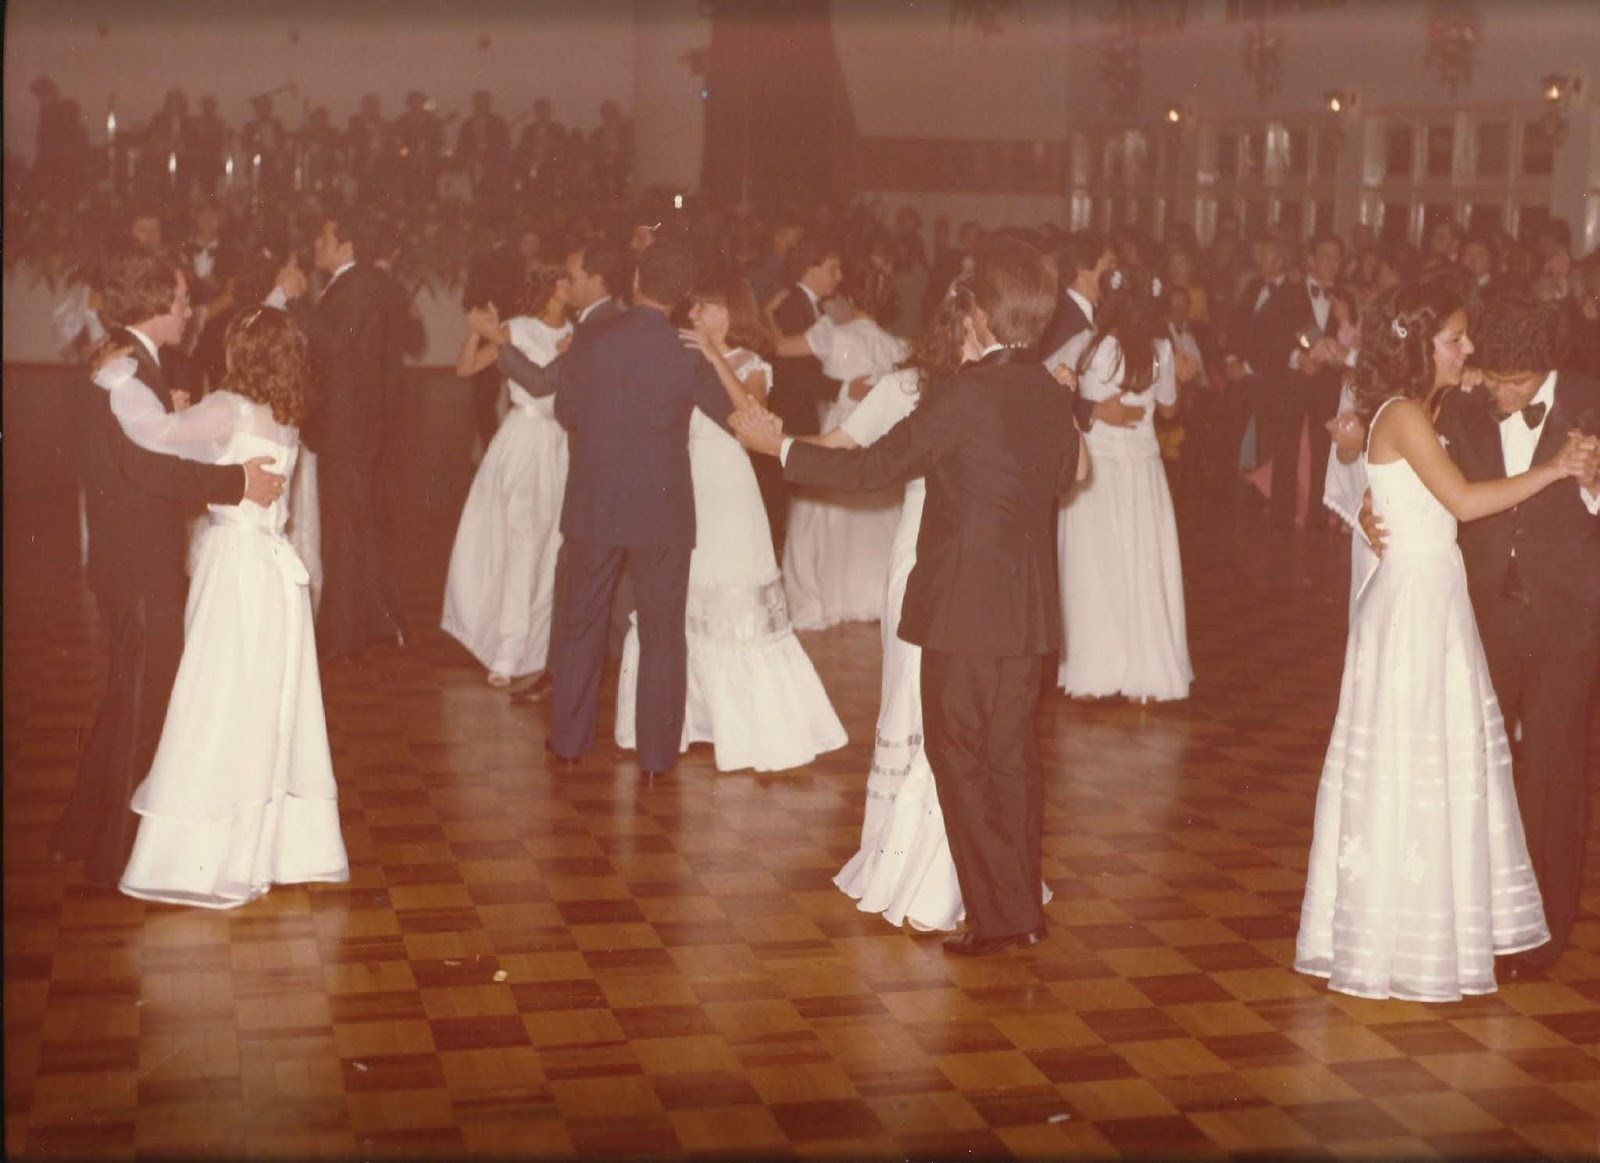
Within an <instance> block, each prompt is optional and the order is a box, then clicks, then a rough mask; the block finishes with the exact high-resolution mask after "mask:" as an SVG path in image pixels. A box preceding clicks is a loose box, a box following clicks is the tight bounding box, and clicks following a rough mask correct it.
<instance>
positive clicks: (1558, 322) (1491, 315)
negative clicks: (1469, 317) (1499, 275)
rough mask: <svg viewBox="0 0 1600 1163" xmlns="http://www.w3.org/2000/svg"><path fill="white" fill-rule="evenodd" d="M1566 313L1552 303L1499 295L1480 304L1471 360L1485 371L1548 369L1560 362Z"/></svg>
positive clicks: (1564, 335) (1564, 344)
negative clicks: (1479, 314) (1473, 353)
mask: <svg viewBox="0 0 1600 1163" xmlns="http://www.w3.org/2000/svg"><path fill="white" fill-rule="evenodd" d="M1565 333H1566V316H1565V312H1564V311H1562V309H1561V307H1560V306H1558V305H1557V304H1553V303H1540V302H1538V301H1537V300H1536V299H1533V298H1531V297H1527V296H1522V295H1501V296H1497V297H1495V298H1492V299H1490V300H1489V301H1488V303H1486V304H1485V305H1484V308H1483V315H1482V317H1481V318H1480V319H1479V320H1478V329H1477V334H1475V335H1474V336H1473V340H1472V342H1473V346H1474V347H1475V348H1476V349H1477V355H1476V358H1475V359H1474V361H1473V362H1475V363H1476V364H1477V365H1478V366H1479V367H1481V368H1483V370H1484V371H1489V372H1501V373H1506V372H1548V371H1549V370H1550V369H1551V368H1553V367H1556V366H1558V365H1559V364H1560V362H1561V354H1562V352H1563V350H1564V349H1565V346H1566V334H1565Z"/></svg>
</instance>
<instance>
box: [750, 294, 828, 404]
mask: <svg viewBox="0 0 1600 1163" xmlns="http://www.w3.org/2000/svg"><path fill="white" fill-rule="evenodd" d="M820 317H821V313H820V312H819V311H818V310H817V308H815V307H813V306H812V305H811V297H810V296H809V295H807V294H806V293H805V291H804V290H802V289H801V288H800V286H799V285H798V284H797V285H795V286H792V287H790V288H789V294H788V296H787V297H786V298H785V299H784V300H783V302H781V303H779V304H778V306H777V309H776V310H774V311H773V313H772V321H773V322H774V323H776V324H777V325H778V330H779V331H781V332H782V333H783V334H784V335H804V334H805V333H806V332H807V331H808V330H810V328H811V325H812V324H813V323H815V322H816V321H817V320H818V319H819V318H820ZM838 394H839V383H838V381H837V380H830V379H829V378H828V377H827V376H826V375H825V374H823V371H822V361H821V360H820V359H818V358H817V357H816V356H814V355H795V356H783V357H780V358H778V359H774V360H773V361H772V390H771V392H770V393H769V394H768V399H767V407H769V408H770V409H772V411H773V412H775V413H777V415H778V417H779V419H781V420H782V421H783V430H784V431H785V432H787V433H788V434H789V435H791V436H815V435H816V434H817V431H818V429H819V428H820V427H821V424H822V407H821V406H822V405H823V404H825V403H827V402H828V401H830V400H832V399H834V398H835V397H836V396H837V395H838Z"/></svg>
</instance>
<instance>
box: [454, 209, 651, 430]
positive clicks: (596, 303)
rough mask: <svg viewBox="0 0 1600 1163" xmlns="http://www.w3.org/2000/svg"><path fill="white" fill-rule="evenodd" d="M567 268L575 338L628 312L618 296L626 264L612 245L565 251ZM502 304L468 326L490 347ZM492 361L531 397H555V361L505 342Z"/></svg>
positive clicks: (590, 244) (558, 371) (496, 333)
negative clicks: (541, 360) (531, 355)
mask: <svg viewBox="0 0 1600 1163" xmlns="http://www.w3.org/2000/svg"><path fill="white" fill-rule="evenodd" d="M566 268H567V303H568V305H569V307H570V308H571V309H572V310H573V311H575V312H576V313H577V314H576V315H575V316H574V318H573V336H574V338H576V336H577V333H578V332H579V331H581V330H582V329H584V328H585V327H587V326H589V324H591V323H599V322H602V321H604V320H606V319H609V318H610V317H612V316H613V315H621V314H622V313H623V312H624V311H626V310H627V307H626V305H625V304H623V303H622V301H621V300H620V299H619V298H618V297H617V296H618V295H619V293H620V292H621V290H622V288H623V286H624V285H625V284H624V279H625V276H624V273H623V272H624V271H626V269H627V260H626V259H625V258H624V257H623V255H622V252H621V251H620V250H618V249H617V248H616V247H615V246H613V245H612V244H611V243H609V242H605V241H600V240H595V241H591V242H586V243H584V244H583V245H582V246H577V247H574V248H573V249H572V250H570V251H568V252H567V257H566ZM506 306H508V305H506V304H499V303H496V304H494V307H495V308H496V310H495V311H493V312H488V313H479V314H476V315H474V317H473V319H472V325H473V326H474V327H476V328H478V329H479V333H480V334H481V335H483V337H484V338H485V339H489V340H490V341H491V342H493V343H500V309H501V308H503V307H506ZM491 334H492V336H493V338H492V339H491V338H490V337H491ZM497 362H498V364H499V367H500V370H501V371H502V372H504V373H505V375H506V378H508V379H510V380H511V381H512V382H514V383H515V384H516V385H517V386H518V387H520V388H522V390H523V391H525V392H527V393H528V394H529V395H530V396H532V397H534V398H535V399H543V398H544V397H546V396H553V395H555V393H556V383H557V377H559V376H560V374H561V359H560V357H557V358H556V359H553V360H551V361H550V362H549V363H548V364H546V365H545V366H544V367H540V366H539V365H538V364H536V363H534V362H533V360H531V359H529V358H528V357H527V356H525V355H523V354H522V352H520V351H518V350H517V349H516V348H515V347H514V346H512V345H511V344H509V343H505V344H501V346H500V355H499V358H498V360H497Z"/></svg>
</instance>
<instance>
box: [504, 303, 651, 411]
mask: <svg viewBox="0 0 1600 1163" xmlns="http://www.w3.org/2000/svg"><path fill="white" fill-rule="evenodd" d="M626 310H627V308H626V307H624V306H623V305H622V304H621V303H619V302H618V301H617V300H616V299H614V298H609V299H602V300H600V301H599V302H598V303H595V304H593V306H592V309H591V310H590V311H589V313H588V314H587V315H585V316H583V317H582V318H581V319H579V320H578V321H577V322H576V323H575V324H574V325H573V328H572V333H573V335H574V337H576V335H577V334H578V332H580V331H582V330H583V329H584V328H585V327H588V326H589V325H590V324H591V323H601V322H604V321H605V320H607V319H610V318H612V317H614V316H617V315H621V314H622V313H623V312H624V311H626ZM496 362H497V363H498V365H499V368H500V371H501V372H502V373H504V375H505V377H506V378H507V379H508V380H510V381H511V382H512V383H514V384H516V385H517V387H519V388H521V389H522V390H523V391H525V392H527V393H528V395H530V396H532V397H533V398H534V399H536V400H542V399H544V398H545V397H546V396H553V395H555V394H556V384H557V383H558V382H559V377H560V375H561V357H560V356H559V355H558V356H556V358H555V359H553V360H551V361H550V362H549V363H547V364H545V365H544V366H543V367H540V366H539V365H538V364H536V363H534V362H533V360H531V359H529V358H528V357H527V356H525V355H523V354H522V352H520V351H518V350H517V349H516V348H515V347H514V346H513V345H511V344H509V343H502V344H501V345H500V355H499V357H498V359H497V361H496Z"/></svg>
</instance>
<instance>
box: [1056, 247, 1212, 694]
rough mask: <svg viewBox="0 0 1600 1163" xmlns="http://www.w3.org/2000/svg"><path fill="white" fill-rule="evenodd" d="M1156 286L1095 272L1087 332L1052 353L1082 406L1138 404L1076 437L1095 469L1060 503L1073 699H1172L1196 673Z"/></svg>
mask: <svg viewBox="0 0 1600 1163" xmlns="http://www.w3.org/2000/svg"><path fill="white" fill-rule="evenodd" d="M1163 303H1164V300H1163V299H1162V298H1161V284H1160V282H1159V280H1154V279H1152V278H1151V277H1150V276H1149V275H1147V274H1145V273H1143V272H1142V271H1139V270H1137V269H1133V268H1129V269H1123V268H1116V269H1113V270H1110V271H1107V272H1106V273H1105V274H1103V275H1101V276H1100V304H1099V306H1098V307H1097V308H1096V310H1095V325H1096V328H1097V329H1096V330H1095V331H1093V332H1087V331H1085V332H1082V333H1080V334H1079V335H1077V336H1074V337H1073V338H1072V340H1070V341H1069V342H1068V343H1067V345H1066V346H1065V347H1064V348H1063V349H1062V352H1061V355H1062V357H1063V358H1064V361H1065V363H1064V365H1062V366H1064V367H1065V368H1067V369H1068V372H1070V373H1071V374H1070V375H1068V372H1062V373H1058V374H1061V375H1068V378H1072V377H1075V378H1076V382H1077V385H1078V392H1079V394H1080V395H1082V396H1083V398H1084V399H1086V400H1094V401H1099V400H1106V399H1110V398H1111V397H1113V396H1120V397H1121V399H1122V401H1123V402H1124V403H1126V404H1129V405H1132V406H1134V407H1138V408H1142V409H1143V410H1144V415H1143V416H1142V417H1141V418H1140V419H1139V420H1138V421H1137V422H1136V423H1135V424H1134V425H1133V426H1132V427H1130V428H1118V427H1113V426H1111V425H1109V424H1095V425H1093V426H1092V427H1091V428H1090V429H1089V431H1088V432H1087V433H1086V434H1085V436H1084V442H1085V444H1086V445H1087V447H1088V449H1089V452H1090V455H1091V458H1092V464H1093V465H1094V468H1093V471H1092V473H1091V475H1090V477H1089V480H1088V481H1086V482H1085V483H1084V484H1082V485H1080V486H1079V487H1078V488H1076V489H1074V490H1073V491H1072V492H1071V493H1070V494H1069V495H1068V496H1067V498H1066V499H1065V500H1064V501H1063V502H1062V504H1061V510H1060V517H1059V525H1058V535H1059V539H1058V543H1057V549H1058V552H1059V553H1060V555H1061V610H1062V625H1063V629H1064V636H1065V639H1066V642H1065V645H1064V646H1063V647H1062V652H1061V667H1060V671H1059V673H1058V675H1057V680H1056V681H1057V685H1059V686H1060V687H1061V688H1062V689H1063V690H1064V691H1066V692H1067V693H1068V694H1069V695H1072V696H1074V697H1088V698H1095V697H1103V696H1108V695H1124V696H1126V697H1127V698H1130V699H1139V700H1149V699H1182V698H1187V697H1188V694H1189V683H1190V681H1191V680H1192V679H1193V678H1194V671H1193V670H1192V669H1190V666H1189V635H1188V628H1187V625H1186V622H1185V615H1184V603H1183V570H1182V566H1181V563H1180V561H1179V557H1178V523H1177V518H1176V515H1175V514H1174V512H1173V508H1172V493H1171V491H1170V490H1169V488H1168V485H1167V474H1166V470H1165V469H1164V468H1163V467H1162V463H1161V446H1160V443H1159V442H1158V441H1157V439H1156V430H1155V412H1156V411H1158V410H1159V411H1160V413H1161V414H1162V415H1163V416H1168V417H1170V416H1175V415H1176V414H1177V412H1178V385H1177V379H1176V375H1175V372H1174V364H1173V354H1172V342H1171V340H1169V339H1167V338H1165V337H1164V336H1163V335H1162V334H1161V332H1162V327H1161V322H1160V315H1161V312H1162V310H1163Z"/></svg>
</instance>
